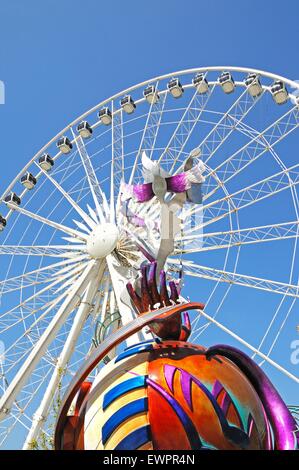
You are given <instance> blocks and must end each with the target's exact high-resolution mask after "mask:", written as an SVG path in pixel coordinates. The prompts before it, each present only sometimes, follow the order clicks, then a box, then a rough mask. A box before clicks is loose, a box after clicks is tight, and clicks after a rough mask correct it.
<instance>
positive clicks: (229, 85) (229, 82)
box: [218, 72, 235, 95]
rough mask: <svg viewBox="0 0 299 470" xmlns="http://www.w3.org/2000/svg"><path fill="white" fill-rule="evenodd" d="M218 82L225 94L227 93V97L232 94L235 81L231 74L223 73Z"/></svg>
mask: <svg viewBox="0 0 299 470" xmlns="http://www.w3.org/2000/svg"><path fill="white" fill-rule="evenodd" d="M218 82H219V84H220V85H221V87H222V90H223V91H224V93H226V94H227V95H228V94H230V93H232V92H233V91H234V89H235V81H234V79H233V77H232V74H231V73H230V72H222V74H221V75H220V77H219V78H218Z"/></svg>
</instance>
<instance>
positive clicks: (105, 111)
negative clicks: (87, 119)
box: [98, 108, 112, 126]
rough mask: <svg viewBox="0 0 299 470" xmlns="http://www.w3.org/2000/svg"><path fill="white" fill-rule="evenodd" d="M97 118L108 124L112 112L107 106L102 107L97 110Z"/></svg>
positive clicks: (110, 120)
mask: <svg viewBox="0 0 299 470" xmlns="http://www.w3.org/2000/svg"><path fill="white" fill-rule="evenodd" d="M98 118H99V120H100V121H101V123H102V124H104V125H105V126H109V125H110V124H111V122H112V114H111V111H110V109H109V108H102V109H100V111H99V112H98Z"/></svg>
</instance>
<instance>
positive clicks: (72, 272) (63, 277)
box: [0, 262, 88, 320]
mask: <svg viewBox="0 0 299 470" xmlns="http://www.w3.org/2000/svg"><path fill="white" fill-rule="evenodd" d="M87 263H88V262H85V263H82V264H80V265H78V266H76V267H75V268H73V267H71V268H70V267H69V268H68V270H67V271H64V272H63V273H61V274H59V273H58V274H57V273H56V275H55V276H53V277H52V278H50V279H49V280H48V282H49V281H51V280H53V278H54V279H55V280H54V281H52V282H50V284H47V285H46V286H45V287H43V288H42V289H40V290H38V291H36V292H35V293H34V294H33V295H31V296H30V297H28V298H26V299H24V300H22V302H20V303H19V304H18V305H16V306H15V307H12V308H11V309H10V310H9V311H8V312H4V313H1V315H0V320H1V319H2V318H3V317H5V316H6V315H7V314H10V313H12V312H13V311H15V310H16V309H18V308H20V307H24V306H25V305H26V304H27V303H28V302H30V301H32V300H33V299H35V298H38V297H40V296H41V295H42V294H43V293H45V292H47V291H48V290H51V289H52V288H53V287H54V286H57V285H58V284H62V285H65V284H64V283H65V282H68V281H67V280H68V279H69V278H71V282H72V281H73V279H74V276H77V275H79V274H80V273H81V272H82V271H83V269H84V268H85V267H86V265H87ZM57 277H58V278H57ZM59 291H60V289H57V288H56V292H59Z"/></svg>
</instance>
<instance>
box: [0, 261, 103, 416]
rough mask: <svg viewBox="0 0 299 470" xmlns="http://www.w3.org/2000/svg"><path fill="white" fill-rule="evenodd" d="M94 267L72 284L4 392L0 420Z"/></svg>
mask: <svg viewBox="0 0 299 470" xmlns="http://www.w3.org/2000/svg"><path fill="white" fill-rule="evenodd" d="M95 266H97V263H95V262H94V261H91V262H90V263H89V264H88V266H87V267H86V268H85V270H84V272H83V274H82V275H81V276H80V278H79V279H78V280H77V281H76V282H75V283H74V285H73V287H72V289H71V292H70V293H69V295H68V296H67V297H66V299H65V301H64V302H63V304H62V305H61V306H60V308H59V309H58V311H57V313H56V314H55V316H54V317H53V319H52V321H51V322H50V324H49V326H48V327H47V328H46V330H45V332H44V333H43V334H42V336H41V337H40V339H39V340H38V342H37V343H36V345H35V347H34V348H33V350H32V351H31V353H30V354H29V356H28V357H27V359H26V360H25V362H24V363H23V365H22V366H21V368H20V369H19V371H18V372H17V374H16V375H15V377H14V379H13V380H12V382H11V383H10V385H9V387H8V388H7V390H6V392H5V393H4V395H3V396H2V397H1V399H0V419H3V418H5V416H6V415H7V413H9V411H10V409H11V406H12V404H13V403H14V401H15V399H16V398H17V395H18V393H19V392H20V390H21V389H22V387H23V385H24V384H25V383H26V382H27V380H28V378H29V376H30V375H31V373H32V372H33V370H34V368H35V366H36V365H37V363H38V362H39V361H40V359H41V357H42V355H43V354H44V352H45V351H46V349H47V347H48V345H49V344H50V343H51V342H52V341H53V339H54V337H55V334H56V333H57V331H58V330H59V329H60V328H61V326H62V324H63V322H64V321H65V320H66V319H67V317H68V316H69V314H70V313H71V311H72V310H73V309H74V308H75V306H76V304H77V302H78V301H80V295H81V294H82V293H83V291H84V290H85V289H86V286H87V284H88V282H89V280H90V279H91V277H92V276H93V275H94V271H95Z"/></svg>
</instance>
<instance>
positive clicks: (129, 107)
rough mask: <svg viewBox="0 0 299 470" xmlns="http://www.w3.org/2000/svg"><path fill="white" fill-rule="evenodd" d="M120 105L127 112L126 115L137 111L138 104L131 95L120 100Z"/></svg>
mask: <svg viewBox="0 0 299 470" xmlns="http://www.w3.org/2000/svg"><path fill="white" fill-rule="evenodd" d="M120 105H121V107H122V109H123V110H124V111H125V113H127V114H132V113H134V111H135V109H136V104H135V102H134V100H133V98H132V96H130V95H126V96H124V97H123V98H122V99H121V100H120Z"/></svg>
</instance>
